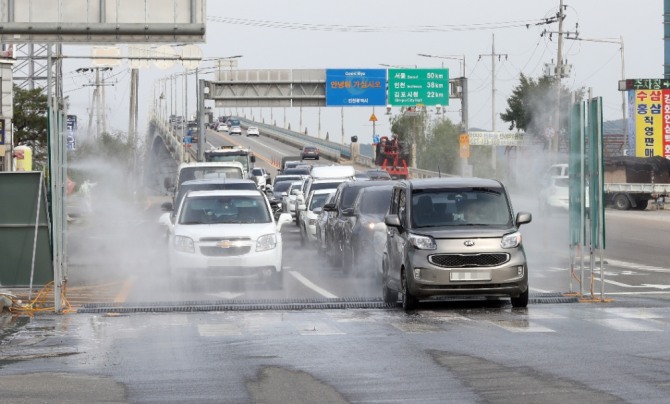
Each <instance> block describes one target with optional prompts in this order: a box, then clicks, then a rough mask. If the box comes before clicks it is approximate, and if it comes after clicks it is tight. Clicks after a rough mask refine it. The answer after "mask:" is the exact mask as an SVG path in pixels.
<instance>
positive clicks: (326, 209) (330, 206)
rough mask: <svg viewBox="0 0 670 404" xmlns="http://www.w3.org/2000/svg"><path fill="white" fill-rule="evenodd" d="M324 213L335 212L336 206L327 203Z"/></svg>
mask: <svg viewBox="0 0 670 404" xmlns="http://www.w3.org/2000/svg"><path fill="white" fill-rule="evenodd" d="M323 211H324V212H333V211H335V204H334V203H327V204H325V205H323Z"/></svg>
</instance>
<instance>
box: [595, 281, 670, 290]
mask: <svg viewBox="0 0 670 404" xmlns="http://www.w3.org/2000/svg"><path fill="white" fill-rule="evenodd" d="M594 280H595V281H600V279H599V278H594ZM604 282H605V283H609V284H611V285H615V286H620V287H622V288H647V289H648V288H652V289H661V290H665V289H670V285H650V284H648V283H643V284H642V285H628V284H625V283H621V282H617V281H613V280H610V279H605V280H604Z"/></svg>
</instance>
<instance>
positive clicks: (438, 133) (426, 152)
mask: <svg viewBox="0 0 670 404" xmlns="http://www.w3.org/2000/svg"><path fill="white" fill-rule="evenodd" d="M459 136H460V126H459V125H456V124H454V123H453V122H451V120H449V119H441V120H439V121H438V122H437V123H436V124H435V125H433V126H432V127H431V130H430V131H429V132H428V133H427V134H426V143H425V145H424V147H423V148H422V149H421V152H420V153H419V156H418V161H417V166H418V167H419V168H422V169H424V170H431V171H439V172H441V173H448V174H455V173H458V172H459V171H460V153H459V148H458V147H459Z"/></svg>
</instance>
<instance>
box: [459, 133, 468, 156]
mask: <svg viewBox="0 0 670 404" xmlns="http://www.w3.org/2000/svg"><path fill="white" fill-rule="evenodd" d="M458 143H459V147H458V150H459V154H460V156H461V158H464V159H467V158H470V136H468V135H467V134H462V135H460V136H459V138H458Z"/></svg>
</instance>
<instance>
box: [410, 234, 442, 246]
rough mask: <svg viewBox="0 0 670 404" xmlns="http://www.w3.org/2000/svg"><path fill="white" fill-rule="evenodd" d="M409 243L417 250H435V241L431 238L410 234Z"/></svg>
mask: <svg viewBox="0 0 670 404" xmlns="http://www.w3.org/2000/svg"><path fill="white" fill-rule="evenodd" d="M409 241H410V243H412V245H413V246H414V248H416V249H418V250H435V249H436V248H437V244H435V240H433V238H432V237H428V236H419V235H418V234H411V233H410V235H409Z"/></svg>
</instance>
